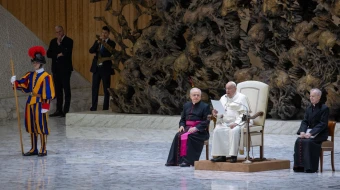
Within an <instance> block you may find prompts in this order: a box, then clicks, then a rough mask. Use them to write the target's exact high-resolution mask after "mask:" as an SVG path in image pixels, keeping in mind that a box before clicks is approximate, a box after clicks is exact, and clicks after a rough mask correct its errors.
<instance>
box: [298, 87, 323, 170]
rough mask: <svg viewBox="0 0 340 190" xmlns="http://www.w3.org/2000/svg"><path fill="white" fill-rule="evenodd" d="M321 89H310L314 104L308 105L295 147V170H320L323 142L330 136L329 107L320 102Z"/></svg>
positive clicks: (311, 99)
mask: <svg viewBox="0 0 340 190" xmlns="http://www.w3.org/2000/svg"><path fill="white" fill-rule="evenodd" d="M321 94H322V93H321V91H320V90H319V89H317V88H314V89H312V90H311V91H310V97H309V98H310V101H311V103H312V105H310V106H309V107H307V109H306V113H305V116H304V119H303V120H302V122H301V125H300V129H299V130H298V132H297V135H299V137H298V139H297V140H296V142H295V147H294V168H293V170H294V172H306V173H314V172H316V171H318V167H319V156H320V152H321V144H322V142H323V141H326V140H327V138H328V115H329V108H328V107H327V106H326V105H325V104H322V103H321V102H320V98H321Z"/></svg>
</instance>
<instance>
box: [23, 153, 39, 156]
mask: <svg viewBox="0 0 340 190" xmlns="http://www.w3.org/2000/svg"><path fill="white" fill-rule="evenodd" d="M34 155H38V152H26V153H25V154H23V156H34Z"/></svg>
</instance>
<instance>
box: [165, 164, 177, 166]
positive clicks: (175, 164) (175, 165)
mask: <svg viewBox="0 0 340 190" xmlns="http://www.w3.org/2000/svg"><path fill="white" fill-rule="evenodd" d="M165 166H177V165H176V164H171V163H166V164H165Z"/></svg>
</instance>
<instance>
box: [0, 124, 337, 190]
mask: <svg viewBox="0 0 340 190" xmlns="http://www.w3.org/2000/svg"><path fill="white" fill-rule="evenodd" d="M49 121H50V130H51V135H49V137H48V144H47V150H48V156H47V157H36V156H32V157H23V156H21V150H20V141H19V133H18V127H17V126H18V125H17V121H10V122H4V123H1V124H0V143H1V145H2V146H1V147H0V160H1V161H0V171H1V173H0V175H1V177H0V189H72V190H73V189H81V190H83V189H117V190H121V189H122V190H125V189H126V190H127V189H138V190H144V189H145V190H146V189H150V190H158V189H161V190H168V189H169V190H172V189H179V190H191V189H195V190H205V189H211V190H220V189H221V190H227V189H261V190H265V189H290V190H294V189H310V190H312V189H340V174H339V172H332V171H331V166H330V156H329V153H326V156H325V158H324V159H325V162H324V172H323V173H314V174H305V173H294V172H293V171H292V169H287V170H277V171H268V172H257V173H238V172H213V171H195V170H194V168H193V167H190V168H180V167H165V166H164V164H165V161H166V158H167V154H168V151H169V148H170V145H171V141H172V138H173V135H174V133H175V130H176V129H174V130H173V131H172V130H158V131H155V130H143V131H142V130H139V129H124V128H121V129H109V128H94V127H81V126H78V127H72V128H71V127H66V126H65V119H63V118H56V119H55V118H50V120H49ZM22 123H23V122H22ZM22 134H23V139H24V149H25V151H28V150H29V149H30V142H29V135H28V134H27V133H26V132H25V130H24V129H23V130H22ZM295 138H296V137H295V136H292V135H270V134H267V135H266V136H265V156H266V157H267V158H276V159H289V160H291V161H292V159H293V145H294V141H295ZM336 140H337V139H336ZM339 143H340V141H336V150H335V153H336V154H335V169H338V170H339V169H340V155H339V153H340V146H339ZM203 151H205V149H203ZM257 151H258V149H257V148H254V156H255V157H256V156H258V154H257ZM203 153H204V152H203ZM201 159H205V154H202V156H201ZM291 165H293V163H292V162H291Z"/></svg>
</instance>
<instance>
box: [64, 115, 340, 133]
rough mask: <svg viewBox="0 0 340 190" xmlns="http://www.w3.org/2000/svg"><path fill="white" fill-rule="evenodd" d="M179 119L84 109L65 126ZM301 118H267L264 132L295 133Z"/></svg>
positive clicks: (149, 124) (164, 123) (150, 124)
mask: <svg viewBox="0 0 340 190" xmlns="http://www.w3.org/2000/svg"><path fill="white" fill-rule="evenodd" d="M179 120H180V116H179V115H175V116H167V115H149V114H121V113H113V112H111V111H95V112H91V111H86V112H78V113H68V114H67V115H66V126H67V127H72V126H78V127H103V128H138V129H157V130H172V129H176V128H177V126H178V123H179ZM300 123H301V120H288V121H284V120H274V119H267V120H266V123H265V128H264V133H265V134H278V135H296V131H297V130H298V129H299V127H300ZM212 124H213V122H211V124H210V131H212V130H213V125H212ZM339 126H340V123H338V124H337V126H336V129H335V136H339V137H340V130H338V128H339Z"/></svg>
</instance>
